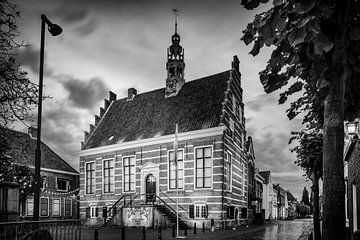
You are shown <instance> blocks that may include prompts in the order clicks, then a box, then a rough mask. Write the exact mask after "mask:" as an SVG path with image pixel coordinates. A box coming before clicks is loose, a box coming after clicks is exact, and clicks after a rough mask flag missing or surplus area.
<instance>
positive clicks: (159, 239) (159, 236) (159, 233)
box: [158, 225, 162, 240]
mask: <svg viewBox="0 0 360 240" xmlns="http://www.w3.org/2000/svg"><path fill="white" fill-rule="evenodd" d="M158 240H162V234H161V225H160V226H159V231H158Z"/></svg>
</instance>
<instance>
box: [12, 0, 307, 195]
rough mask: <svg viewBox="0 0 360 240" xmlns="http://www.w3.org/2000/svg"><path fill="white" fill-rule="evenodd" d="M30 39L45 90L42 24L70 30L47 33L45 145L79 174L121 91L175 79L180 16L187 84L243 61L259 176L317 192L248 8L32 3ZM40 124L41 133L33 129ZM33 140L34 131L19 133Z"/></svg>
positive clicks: (26, 22) (163, 1) (23, 26)
mask: <svg viewBox="0 0 360 240" xmlns="http://www.w3.org/2000/svg"><path fill="white" fill-rule="evenodd" d="M17 3H18V5H19V6H20V11H21V16H22V19H21V20H19V21H18V25H19V27H20V31H21V35H20V38H19V39H20V40H23V41H24V42H25V43H26V44H28V47H27V48H25V49H22V51H21V52H20V54H19V56H18V59H19V61H20V62H21V63H22V64H23V66H24V68H25V69H26V70H27V71H28V73H29V78H30V79H31V80H32V81H34V82H36V83H37V82H38V62H39V48H40V47H39V43H40V14H41V13H43V14H46V15H47V16H48V18H49V19H50V20H51V21H53V22H54V23H57V24H59V25H61V27H62V28H63V31H64V32H63V34H61V35H60V36H58V37H52V36H50V34H49V33H46V51H45V76H44V85H45V89H44V93H45V95H48V96H51V98H50V99H47V100H46V101H45V102H44V104H43V130H42V139H43V141H44V142H45V143H47V144H48V145H49V146H50V147H51V148H52V149H54V150H55V152H57V153H58V154H59V155H60V156H61V157H62V158H64V159H65V160H67V161H68V162H69V163H70V164H71V165H72V166H74V167H75V168H76V169H77V168H78V157H77V153H78V151H79V149H80V142H81V141H82V139H83V131H84V130H88V129H89V124H90V123H93V122H94V115H95V114H98V113H99V107H101V106H102V105H103V99H104V98H107V97H108V91H109V90H111V91H113V92H115V93H116V94H117V95H118V98H122V97H125V96H126V94H127V89H128V88H130V87H135V88H136V89H137V90H138V92H139V93H142V92H146V91H149V90H153V89H157V88H162V87H164V86H165V78H166V69H165V63H166V49H167V47H168V46H169V45H170V43H171V41H170V37H171V35H172V34H173V32H174V16H173V14H172V12H171V9H172V8H178V9H179V10H180V17H179V20H178V22H179V24H178V32H179V33H180V36H181V44H182V46H183V47H184V49H185V62H186V70H185V79H186V81H190V80H193V79H196V78H199V77H203V76H207V75H211V74H215V73H217V72H221V71H224V70H227V69H229V68H230V66H231V60H232V56H233V55H235V54H236V55H238V57H239V59H240V70H241V73H242V84H243V85H242V86H243V90H244V102H245V116H246V118H247V121H246V127H247V131H248V134H249V135H252V136H253V140H254V144H255V155H256V167H258V168H260V170H271V172H272V177H273V181H274V182H275V183H280V184H281V185H282V186H284V187H285V188H287V189H289V190H291V191H292V192H293V194H294V195H295V196H296V197H298V198H300V197H301V192H302V189H303V187H304V186H305V185H306V186H309V183H307V182H305V180H304V178H303V177H302V171H301V170H300V169H299V168H298V167H297V166H296V165H295V164H294V160H295V157H294V155H293V154H292V153H291V152H290V151H289V148H290V146H289V145H288V139H289V137H290V132H291V131H293V130H298V129H299V128H300V127H301V120H300V119H295V120H293V121H291V122H290V121H289V120H288V119H287V117H286V114H285V110H286V108H287V107H288V104H285V105H284V106H279V105H278V104H277V99H278V94H279V93H278V92H277V93H274V94H271V95H266V94H265V93H264V92H263V88H262V86H261V84H260V81H259V78H258V72H259V71H261V70H262V69H263V68H264V67H265V64H266V61H267V59H268V58H269V55H270V53H271V49H263V50H262V52H261V53H260V54H259V56H257V57H255V58H254V57H252V56H251V55H249V54H248V52H249V51H250V50H251V46H245V44H244V43H243V42H241V41H240V38H241V35H242V30H244V29H245V27H246V25H247V23H248V22H250V21H251V20H252V19H253V17H254V16H255V14H256V13H259V12H261V11H264V10H266V9H267V8H268V7H269V6H266V5H264V6H262V7H261V8H259V9H257V10H256V11H247V10H245V9H243V8H242V6H241V5H240V0H227V1H220V0H217V1H216V0H211V1H210V0H196V1H185V0H178V1H175V0H160V1H148V0H140V1H130V0H121V1H117V0H102V1H96V0H93V1H90V0H78V1H74V0H62V1H56V0H32V1H20V0H18V1H17ZM29 124H34V125H35V122H34V123H29ZM16 128H17V129H18V130H21V131H26V126H24V125H22V126H16Z"/></svg>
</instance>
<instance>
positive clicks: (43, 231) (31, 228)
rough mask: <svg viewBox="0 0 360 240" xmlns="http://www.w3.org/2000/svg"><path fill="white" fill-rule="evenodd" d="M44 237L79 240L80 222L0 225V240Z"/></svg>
mask: <svg viewBox="0 0 360 240" xmlns="http://www.w3.org/2000/svg"><path fill="white" fill-rule="evenodd" d="M44 236H45V237H47V236H51V239H52V240H80V239H81V223H80V220H49V221H21V222H5V223H0V240H36V239H44V238H42V237H44ZM45 239H48V238H45Z"/></svg>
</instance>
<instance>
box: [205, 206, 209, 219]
mask: <svg viewBox="0 0 360 240" xmlns="http://www.w3.org/2000/svg"><path fill="white" fill-rule="evenodd" d="M208 216H209V207H208V205H205V218H207V217H208Z"/></svg>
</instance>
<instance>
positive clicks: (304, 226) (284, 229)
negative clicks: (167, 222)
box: [82, 219, 312, 240]
mask: <svg viewBox="0 0 360 240" xmlns="http://www.w3.org/2000/svg"><path fill="white" fill-rule="evenodd" d="M311 228H312V219H295V220H289V221H275V222H274V223H270V224H266V225H261V226H251V227H241V228H239V229H236V230H216V231H215V232H211V231H209V230H206V231H205V233H202V231H201V229H197V234H196V235H194V234H193V230H188V236H187V237H186V239H198V240H202V239H204V240H205V239H206V240H220V239H229V240H298V239H299V240H305V239H306V240H307V238H306V236H307V234H308V233H309V232H310V230H311ZM303 233H306V234H304V235H303ZM181 235H183V232H181ZM305 235H306V236H305ZM82 239H87V240H88V239H94V230H84V231H83V232H82ZM110 239H121V232H120V229H104V230H100V231H99V240H110ZM126 239H127V240H137V239H139V240H140V239H142V232H141V229H126ZM146 239H147V240H157V239H158V238H157V230H156V229H148V230H146ZM162 239H164V240H166V239H173V238H172V230H171V229H169V228H167V229H164V230H163V231H162Z"/></svg>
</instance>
